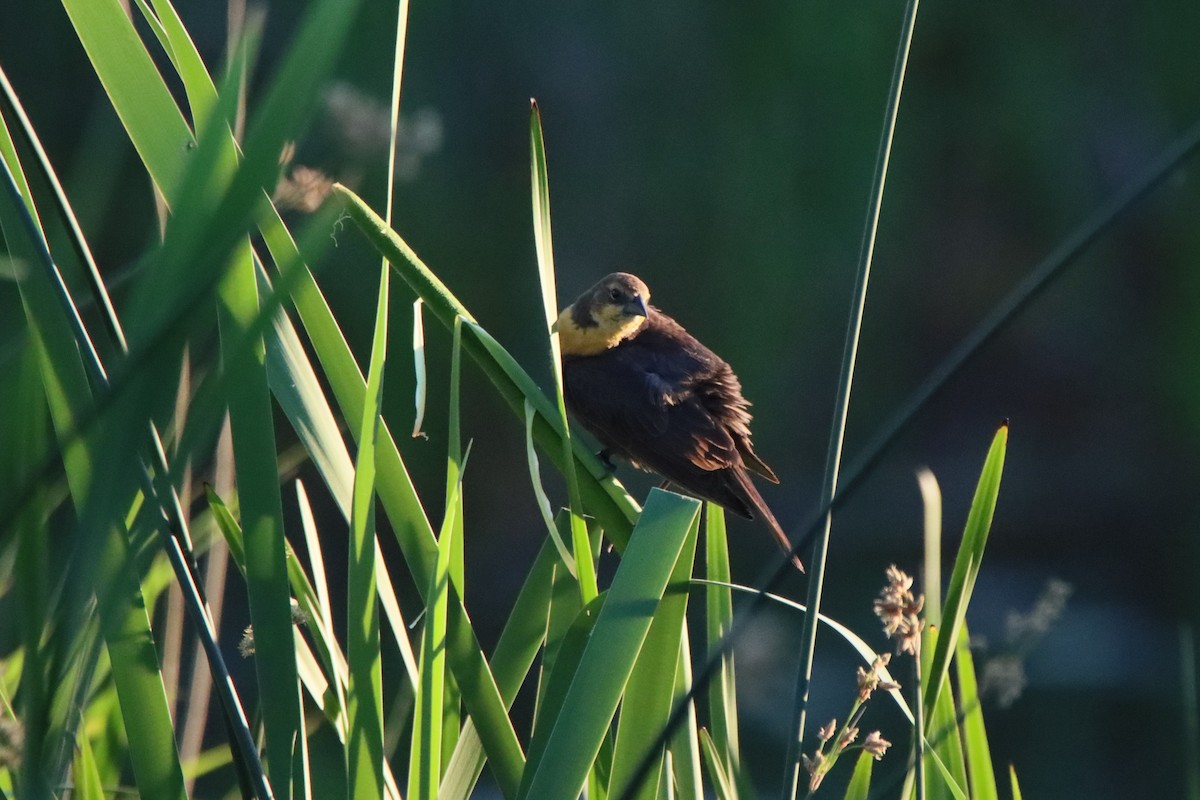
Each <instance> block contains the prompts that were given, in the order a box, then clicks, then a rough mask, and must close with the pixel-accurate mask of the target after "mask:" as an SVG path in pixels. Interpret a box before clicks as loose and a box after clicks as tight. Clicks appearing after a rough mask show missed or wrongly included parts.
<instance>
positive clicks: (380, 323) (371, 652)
mask: <svg viewBox="0 0 1200 800" xmlns="http://www.w3.org/2000/svg"><path fill="white" fill-rule="evenodd" d="M388 277H389V275H388V271H387V269H381V270H380V271H379V299H378V306H377V308H376V311H375V335H374V338H373V339H372V342H371V362H370V367H369V369H368V372H367V394H366V403H365V405H364V406H363V414H362V418H361V419H360V420H359V435H358V456H357V457H356V459H355V464H354V490H353V506H352V511H351V514H350V555H349V563H348V573H347V575H346V581H347V587H348V588H347V598H346V631H347V633H346V659H347V662H348V664H349V670H350V672H349V684H348V688H347V691H346V712H347V714H346V716H347V726H348V729H347V734H346V762H347V763H346V779H347V794H348V795H349V797H351V798H354V800H367V799H368V798H376V797H382V796H383V661H382V658H381V653H380V650H379V601H378V598H377V596H376V589H375V443H376V441H377V439H378V436H379V413H380V412H379V404H380V402H381V401H382V400H383V371H384V359H385V358H386V356H387V318H388V284H389V281H388Z"/></svg>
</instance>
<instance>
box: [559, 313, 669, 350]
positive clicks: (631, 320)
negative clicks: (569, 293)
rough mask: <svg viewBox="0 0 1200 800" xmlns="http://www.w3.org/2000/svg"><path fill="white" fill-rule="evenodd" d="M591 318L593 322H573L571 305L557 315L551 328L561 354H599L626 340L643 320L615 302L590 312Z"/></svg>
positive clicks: (643, 318) (644, 319)
mask: <svg viewBox="0 0 1200 800" xmlns="http://www.w3.org/2000/svg"><path fill="white" fill-rule="evenodd" d="M592 319H593V320H595V321H596V324H595V325H590V326H587V327H581V326H579V325H577V324H576V323H575V318H574V317H573V316H572V313H571V307H568V308H566V309H565V310H564V311H563V312H562V313H561V314H559V315H558V321H557V322H556V323H554V327H555V329H556V330H557V331H558V338H559V344H560V346H561V348H562V354H563V355H564V356H594V355H599V354H600V353H603V352H604V351H605V350H609V349H611V348H613V347H616V346H617V345H618V344H620V343H621V341H622V340H623V339H628V338H629V337H630V336H632V335H633V334H634V332H636V331H637V329H638V328H640V327H641V326H642V324H643V323H644V322H645V321H646V318H645V317H642V316H639V315H637V314H628V313H626V312H625V311H623V310H621V307H620V306H616V305H605V306H601V307H600V308H599V309H597V310H596V311H594V312H593V313H592Z"/></svg>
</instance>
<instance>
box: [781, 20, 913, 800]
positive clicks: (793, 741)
mask: <svg viewBox="0 0 1200 800" xmlns="http://www.w3.org/2000/svg"><path fill="white" fill-rule="evenodd" d="M917 6H918V0H907V2H906V4H905V11H904V21H903V22H902V23H901V28H900V45H899V47H898V48H897V50H896V63H895V66H894V67H893V69H892V82H891V87H890V88H889V90H888V99H887V103H886V105H885V106H884V122H883V133H882V135H881V136H880V139H879V154H878V157H877V159H876V162H875V178H874V180H873V183H872V187H871V194H870V199H869V202H868V210H867V219H866V224H865V226H864V229H863V238H862V247H861V248H860V250H859V257H858V270H857V271H856V273H855V278H854V293H853V296H852V300H851V308H850V320H849V322H848V324H847V328H846V344H845V349H844V350H843V353H842V369H841V376H840V378H839V380H838V391H837V400H836V401H835V403H834V412H833V426H832V428H831V430H830V434H829V450H828V454H827V456H826V460H825V477H824V481H823V482H822V485H821V505H822V506H823V507H826V508H828V510H826V511H825V512H824V520H823V525H822V527H821V529H820V530H819V531H818V533H817V540H816V546H815V547H814V548H813V556H812V567H811V569H812V576H811V577H810V578H809V582H808V600H807V603H806V605H807V606H808V608H809V609H810V610H811V611H812V613H811V614H809V615H807V616H806V617H805V621H804V630H803V632H802V633H801V639H800V659H799V662H800V663H799V668H798V670H797V675H796V693H795V700H794V701H793V717H792V730H793V731H794V733H793V735H792V736H791V737H790V738H789V739H788V747H787V751H788V752H787V761H786V763H785V771H784V781H783V795H782V796H783V800H790V799H791V798H795V797H797V796H799V794H800V791H801V787H802V786H803V785H804V777H803V776H804V765H803V764H802V763H801V754H802V751H803V749H804V729H805V725H806V721H807V714H808V692H809V684H810V682H811V680H812V667H813V654H814V653H815V651H816V642H817V614H818V613H819V612H820V610H821V595H822V591H823V589H824V585H825V560H826V557H827V556H828V553H829V533H830V528H831V527H832V525H833V511H832V504H833V498H834V496H835V495H836V494H837V488H838V475H839V472H840V470H841V463H842V445H843V443H844V441H845V437H846V419H847V417H848V416H849V412H850V389H851V386H852V385H853V383H854V363H855V360H856V359H857V356H858V341H859V336H860V335H861V331H862V319H863V310H864V308H865V307H866V302H867V284H868V283H869V282H870V277H871V262H872V258H873V256H874V254H875V234H876V232H877V231H878V229H879V215H880V211H881V209H882V207H883V189H884V183H885V182H886V180H887V171H888V161H889V159H890V158H891V153H892V139H893V137H894V135H895V132H896V118H897V116H898V115H899V112H900V94H901V90H902V89H903V88H904V73H905V69H906V67H907V66H908V54H909V50H910V48H911V46H912V36H913V30H914V29H915V27H916V24H917Z"/></svg>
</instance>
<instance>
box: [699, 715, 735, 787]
mask: <svg viewBox="0 0 1200 800" xmlns="http://www.w3.org/2000/svg"><path fill="white" fill-rule="evenodd" d="M700 746H701V748H702V751H701V752H703V753H704V766H705V767H707V768H708V777H709V781H710V782H711V784H712V787H713V791H714V792H715V793H716V795H717V800H737V796H738V795H737V790H736V789H734V784H733V780H732V779H731V778H730V777H729V773H728V772H726V771H725V764H724V762H723V761H722V758H721V753H720V751H719V750H718V749H717V744H716V742H714V741H713V738H712V734H710V733H709V732H708V729H707V728H701V729H700Z"/></svg>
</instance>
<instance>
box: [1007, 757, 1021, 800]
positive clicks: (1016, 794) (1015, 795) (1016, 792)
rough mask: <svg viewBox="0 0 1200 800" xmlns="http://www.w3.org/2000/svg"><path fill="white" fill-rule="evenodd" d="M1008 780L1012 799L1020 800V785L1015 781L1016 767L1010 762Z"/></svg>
mask: <svg viewBox="0 0 1200 800" xmlns="http://www.w3.org/2000/svg"><path fill="white" fill-rule="evenodd" d="M1008 782H1009V786H1010V787H1011V788H1012V800H1021V785H1020V784H1019V783H1017V768H1016V767H1014V766H1013V765H1012V764H1009V765H1008Z"/></svg>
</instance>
